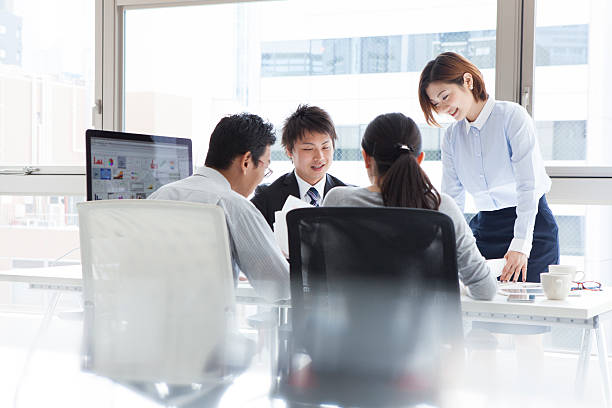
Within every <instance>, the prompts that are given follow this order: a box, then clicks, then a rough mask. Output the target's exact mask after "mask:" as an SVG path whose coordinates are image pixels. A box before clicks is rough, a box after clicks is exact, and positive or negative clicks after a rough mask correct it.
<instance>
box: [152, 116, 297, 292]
mask: <svg viewBox="0 0 612 408" xmlns="http://www.w3.org/2000/svg"><path fill="white" fill-rule="evenodd" d="M275 141H276V137H275V136H274V133H273V132H272V125H271V124H269V123H266V122H264V121H263V120H262V119H261V118H260V117H259V116H257V115H251V114H247V113H242V114H239V115H232V116H227V117H225V118H223V119H221V121H220V122H219V123H218V124H217V126H216V127H215V130H214V131H213V132H212V134H211V136H210V144H209V148H208V154H207V155H206V161H205V166H204V167H200V168H198V169H197V170H196V172H195V173H194V174H193V176H190V177H187V178H185V179H182V180H179V181H175V182H174V183H170V184H166V185H165V186H162V187H161V188H159V189H158V190H157V191H155V192H154V193H153V194H151V196H149V198H150V199H157V200H178V201H193V202H199V203H207V204H215V205H218V206H219V207H221V208H222V209H223V211H224V212H225V219H226V221H227V228H228V232H229V238H230V246H231V248H230V249H231V254H232V266H233V268H234V278H235V279H237V278H238V274H239V272H240V271H242V272H244V274H245V275H246V276H247V277H248V278H249V282H250V283H251V285H252V286H253V288H255V290H256V291H257V292H258V293H259V294H260V295H261V296H263V297H265V298H267V299H269V300H279V299H288V298H289V296H290V295H289V265H288V263H287V260H286V259H285V257H284V256H283V255H282V253H281V251H280V249H279V248H278V246H277V244H276V241H275V240H274V236H273V234H272V231H270V228H268V226H267V225H266V221H265V220H264V218H263V217H262V216H261V213H260V212H259V211H257V209H256V208H255V207H254V206H253V204H251V203H250V202H249V201H248V200H247V198H246V197H248V196H249V195H250V194H251V193H252V192H253V190H254V189H255V187H256V186H257V185H258V184H259V183H260V182H261V181H262V179H263V178H264V177H265V176H266V175H269V174H270V172H271V171H270V170H269V169H268V166H269V165H270V146H271V145H273V144H274V142H275Z"/></svg>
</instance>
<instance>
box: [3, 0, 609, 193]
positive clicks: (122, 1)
mask: <svg viewBox="0 0 612 408" xmlns="http://www.w3.org/2000/svg"><path fill="white" fill-rule="evenodd" d="M94 1H95V30H96V32H95V41H96V44H95V67H96V70H95V85H94V86H95V106H94V107H92V118H93V124H94V127H95V128H102V129H106V130H119V131H120V130H122V129H123V123H124V121H123V117H122V116H123V105H124V100H123V88H124V75H123V74H124V71H123V63H124V58H123V52H124V16H125V10H127V9H141V8H158V7H179V6H193V5H204V4H222V3H237V2H250V1H269V0H111V1H105V0H94ZM496 1H497V23H496V24H497V26H496V41H497V43H496V72H495V82H496V83H495V85H496V98H498V99H501V100H509V101H514V102H517V103H521V104H522V105H523V106H525V108H526V109H527V110H528V111H529V112H530V113H532V106H533V89H534V87H535V86H537V84H535V83H534V81H535V78H534V74H535V69H534V68H535V59H534V56H535V53H534V47H535V15H536V13H535V10H536V6H537V4H536V3H537V0H496ZM502 16H503V17H502ZM1 167H2V169H1V170H8V171H17V172H18V171H19V170H21V169H22V168H23V167H21V166H1ZM32 167H36V168H38V170H37V171H34V172H32V173H31V174H28V175H23V174H22V175H14V174H11V175H7V174H2V171H1V170H0V180H2V182H1V183H0V195H2V194H5V195H6V194H11V195H13V194H20V195H21V194H27V195H41V194H43V195H56V194H60V195H61V194H71V195H85V190H86V187H85V186H86V184H85V166H32ZM546 171H547V173H548V174H549V176H550V177H551V179H552V188H551V191H550V193H549V194H548V195H547V197H548V200H549V202H550V203H552V204H558V203H563V204H592V203H598V204H612V188H610V186H612V166H600V167H595V166H556V165H551V166H547V167H546ZM576 191H581V193H582V194H580V195H577V194H576Z"/></svg>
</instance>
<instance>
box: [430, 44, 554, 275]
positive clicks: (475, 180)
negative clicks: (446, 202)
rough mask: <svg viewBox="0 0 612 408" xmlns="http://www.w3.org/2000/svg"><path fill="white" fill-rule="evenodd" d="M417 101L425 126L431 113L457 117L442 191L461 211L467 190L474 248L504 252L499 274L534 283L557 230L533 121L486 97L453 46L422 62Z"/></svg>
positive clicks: (445, 150)
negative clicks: (472, 213) (470, 198)
mask: <svg viewBox="0 0 612 408" xmlns="http://www.w3.org/2000/svg"><path fill="white" fill-rule="evenodd" d="M419 102H420V105H421V109H422V110H423V113H424V114H425V118H426V120H427V123H428V124H430V125H438V123H437V122H436V120H435V119H434V117H433V112H436V113H438V114H448V115H451V116H452V117H453V118H454V119H455V120H456V122H455V123H453V124H452V125H450V126H449V127H448V129H447V130H446V134H445V135H444V139H443V141H442V168H443V173H442V192H443V193H446V194H448V195H450V196H451V197H453V198H454V199H455V201H456V202H457V204H458V205H459V207H460V208H461V209H462V210H463V208H464V205H465V192H466V191H467V192H468V193H470V194H471V195H472V196H473V198H474V202H475V203H476V207H477V209H478V211H479V212H478V214H477V215H476V216H475V217H474V218H473V219H472V220H471V221H470V227H471V228H472V231H473V233H474V237H475V238H476V244H477V245H478V248H479V250H480V252H481V253H482V255H483V256H484V257H485V258H487V259H493V258H501V257H504V258H505V259H506V266H505V267H504V269H503V272H502V275H501V277H500V279H501V280H502V281H506V280H514V281H517V280H518V279H519V277H521V279H522V280H523V281H525V280H527V281H529V282H539V281H540V273H542V272H545V271H547V270H548V265H551V264H557V263H559V237H558V228H557V223H556V221H555V219H554V217H553V215H552V213H551V211H550V209H549V208H548V204H547V203H546V198H545V196H544V195H545V194H546V193H547V192H548V191H549V190H550V184H551V182H550V178H549V177H548V175H547V174H546V171H545V169H544V162H543V160H542V156H541V154H540V150H539V147H538V143H537V140H536V134H535V126H534V123H533V120H532V119H531V117H530V116H529V114H528V113H527V111H526V110H525V109H524V108H523V107H522V106H520V105H518V104H516V103H513V102H505V101H496V100H494V99H493V98H490V97H489V95H488V94H487V92H486V88H485V84H484V80H483V78H482V74H481V73H480V71H479V70H478V68H476V66H475V65H474V64H472V63H471V62H470V61H468V60H467V59H466V58H464V57H462V56H461V55H459V54H455V53H452V52H445V53H442V54H440V55H439V56H438V57H437V58H436V59H434V60H432V61H429V62H428V63H427V65H426V66H425V68H424V69H423V72H422V73H421V79H420V82H419ZM438 126H439V125H438Z"/></svg>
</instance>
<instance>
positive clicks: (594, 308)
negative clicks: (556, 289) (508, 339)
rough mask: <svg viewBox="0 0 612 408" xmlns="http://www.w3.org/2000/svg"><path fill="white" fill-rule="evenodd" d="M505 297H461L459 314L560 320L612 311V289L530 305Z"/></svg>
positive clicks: (586, 317) (539, 301)
mask: <svg viewBox="0 0 612 408" xmlns="http://www.w3.org/2000/svg"><path fill="white" fill-rule="evenodd" d="M506 299H507V297H506V296H503V295H496V296H495V298H494V299H493V300H491V301H482V300H474V299H471V298H468V297H467V296H464V297H462V298H461V309H462V311H463V312H472V313H496V314H512V315H527V316H545V317H560V318H567V319H590V318H592V317H594V316H598V315H600V314H603V313H606V312H610V311H612V288H605V289H604V290H603V291H589V290H583V291H581V296H579V297H573V296H572V297H568V298H566V299H565V300H548V299H546V297H544V296H536V298H535V302H534V303H512V302H508V301H507V300H506Z"/></svg>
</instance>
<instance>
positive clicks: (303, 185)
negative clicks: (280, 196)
mask: <svg viewBox="0 0 612 408" xmlns="http://www.w3.org/2000/svg"><path fill="white" fill-rule="evenodd" d="M293 173H294V174H295V178H296V180H297V183H298V187H299V189H300V200H302V201H306V202H308V203H309V202H310V198H308V199H306V193H307V192H308V190H309V189H310V187H314V188H316V189H317V192H318V193H319V197H321V198H320V199H319V202H322V201H323V194H324V193H325V182H326V181H327V174H325V175H324V176H323V177H322V178H321V180H319V182H318V183H317V184H315V185H314V186H311V185H310V184H309V183H308V182H306V181H304V180H303V179H302V178H301V177H300V176H298V174H297V172H296V171H295V170H294V171H293Z"/></svg>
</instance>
